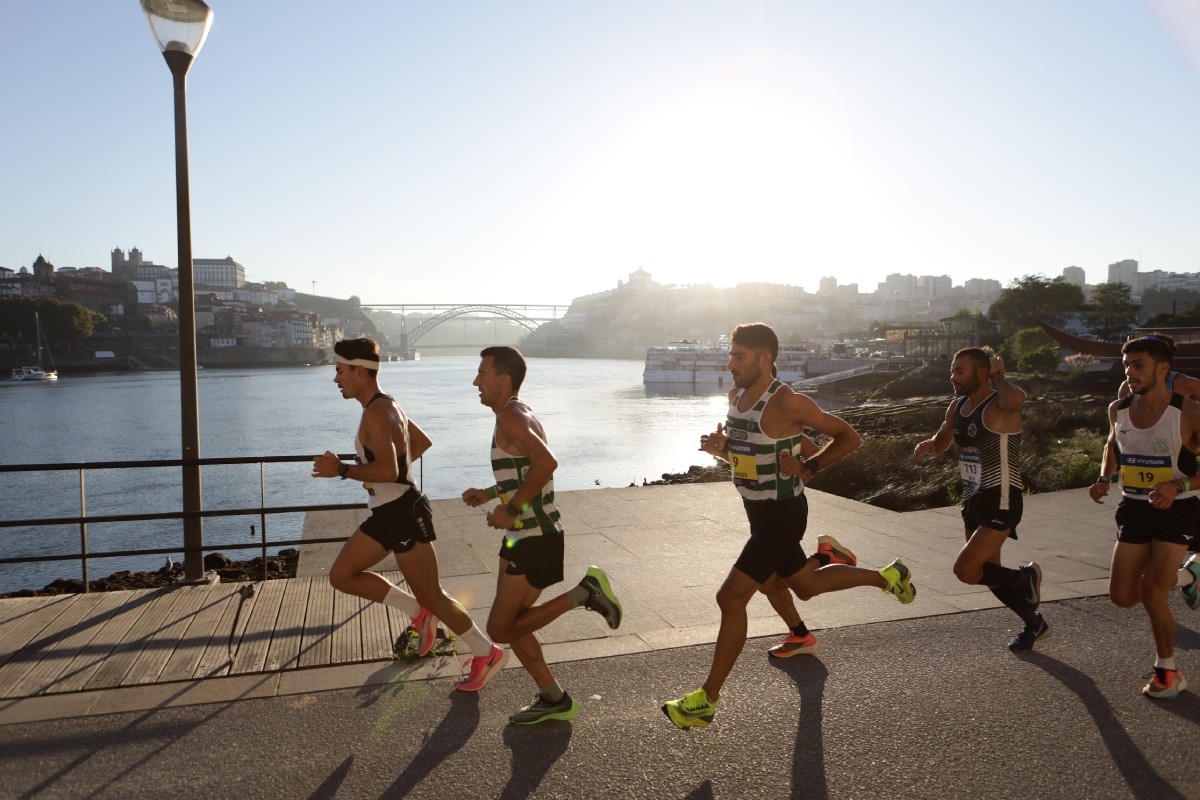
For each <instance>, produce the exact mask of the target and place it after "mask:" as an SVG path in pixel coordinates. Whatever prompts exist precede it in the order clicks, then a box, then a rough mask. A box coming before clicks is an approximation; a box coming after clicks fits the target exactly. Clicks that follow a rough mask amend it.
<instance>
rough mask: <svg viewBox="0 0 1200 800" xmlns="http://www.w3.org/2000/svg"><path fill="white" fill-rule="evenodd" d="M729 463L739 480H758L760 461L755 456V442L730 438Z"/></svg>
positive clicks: (734, 475)
mask: <svg viewBox="0 0 1200 800" xmlns="http://www.w3.org/2000/svg"><path fill="white" fill-rule="evenodd" d="M729 465H730V467H731V468H732V469H733V477H734V478H736V479H737V480H741V481H753V482H755V483H757V482H758V461H757V460H755V458H754V445H753V444H750V443H749V442H735V441H732V440H730V442H729Z"/></svg>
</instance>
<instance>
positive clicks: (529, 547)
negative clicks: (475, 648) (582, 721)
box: [462, 346, 621, 725]
mask: <svg viewBox="0 0 1200 800" xmlns="http://www.w3.org/2000/svg"><path fill="white" fill-rule="evenodd" d="M480 356H481V357H482V358H481V361H480V363H479V371H478V372H477V374H476V375H475V381H474V385H475V386H476V387H478V389H479V402H481V403H482V404H483V405H485V406H487V407H488V408H490V409H492V411H493V412H495V414H496V429H495V432H494V433H493V434H492V451H491V462H492V472H493V473H494V476H495V483H494V484H493V485H492V486H490V487H488V488H486V489H467V490H466V491H465V492H463V495H462V499H463V502H464V503H466V504H467V505H469V506H471V507H479V506H482V505H484V504H485V503H488V502H489V501H491V500H496V499H498V500H499V501H500V503H499V505H497V506H496V507H495V508H493V509H492V510H491V512H490V513H489V514H488V517H487V522H488V525H489V526H491V527H492V528H495V529H497V530H501V531H504V536H503V538H501V540H500V569H499V570H498V573H499V574H498V576H497V579H496V599H495V601H494V602H493V603H492V611H491V614H490V615H489V616H488V623H487V630H488V635H489V636H491V637H492V639H493V640H494V641H496V642H499V643H501V644H505V643H507V644H508V645H509V646H510V647H512V651H513V652H514V653H516V654H517V658H518V659H520V661H521V664H522V665H523V666H524V667H525V669H526V671H528V672H529V675H530V677H532V678H533V680H534V682H535V683H536V684H537V687H538V694H537V697H536V698H534V702H533V703H532V704H530V705H528V706H526V707H524V708H522V709H520V710H519V711H517V712H516V713H515V714H513V715H512V716H511V717H509V720H510V721H511V722H512V723H514V724H517V725H533V724H536V723H539V722H545V721H547V720H569V719H572V718H573V717H574V716H575V715H576V714H577V713H579V701H577V700H574V699H572V698H571V695H569V694H567V693H566V692H564V691H563V690H562V687H560V686H559V685H558V682H557V681H556V680H555V679H554V676H553V675H552V674H551V673H550V668H549V667H548V666H547V665H546V659H545V657H544V656H543V655H542V647H541V645H540V644H539V643H538V640H537V638H536V637H535V636H534V632H535V631H538V630H541V629H542V628H544V627H546V626H547V625H549V624H550V623H551V622H553V621H554V620H556V619H558V618H559V617H560V616H562V615H563V614H565V613H566V612H568V611H570V610H572V609H575V608H580V607H582V608H587V609H590V610H592V611H595V612H596V613H598V614H600V615H601V616H603V617H604V619H605V622H607V623H608V627H609V628H612V629H614V630H615V629H616V628H617V627H618V626H619V625H620V624H621V604H620V602H618V600H617V598H616V596H615V595H614V594H613V591H612V587H611V586H610V585H609V581H608V576H607V575H606V574H605V573H604V571H603V570H601V569H600V568H599V567H589V568H588V570H587V573H586V574H585V575H584V577H583V579H582V580H581V581H580V582H579V583H578V584H577V585H576V586H574V587H573V588H571V589H570V590H569V591H567V592H565V593H563V594H561V595H559V596H558V597H556V598H554V599H553V600H550V601H548V602H545V603H541V604H540V605H535V604H536V603H537V601H538V598H539V597H540V596H541V594H542V591H543V590H545V589H547V588H549V587H550V586H553V585H554V584H556V583H558V582H560V581H562V579H563V529H562V524H561V523H560V522H559V513H558V509H557V508H556V507H555V505H554V480H553V478H554V470H555V469H556V468H557V467H558V460H557V459H555V457H554V453H553V452H551V450H550V446H549V445H548V444H547V443H546V432H545V430H544V429H543V428H542V423H541V422H540V421H538V418H537V417H536V416H534V414H533V410H532V409H531V408H530V407H529V406H527V405H526V404H525V403H524V402H522V400H521V398H520V397H518V395H517V393H518V392H519V391H520V389H521V384H522V383H523V382H524V380H525V372H526V364H525V358H524V356H522V355H521V352H520V351H519V350H517V349H515V348H512V347H504V346H496V347H488V348H486V349H484V350H483V352H482V353H480Z"/></svg>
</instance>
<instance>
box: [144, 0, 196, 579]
mask: <svg viewBox="0 0 1200 800" xmlns="http://www.w3.org/2000/svg"><path fill="white" fill-rule="evenodd" d="M140 2H141V4H142V11H144V12H145V13H146V21H147V22H149V23H150V32H151V33H153V34H154V40H155V41H156V42H158V47H159V49H160V50H162V54H163V58H164V59H166V61H167V66H168V67H169V68H170V70H171V76H172V77H173V78H174V83H175V219H176V223H175V224H176V231H177V235H178V239H179V400H180V408H181V423H182V430H183V461H184V462H185V463H184V465H183V510H184V512H185V513H189V512H190V513H195V512H199V511H200V510H201V508H202V504H201V499H200V465H199V464H197V463H195V460H196V459H199V458H200V403H199V399H198V397H197V393H196V297H195V290H194V286H195V280H194V278H193V275H192V211H191V203H190V201H189V199H188V157H187V99H186V88H187V72H188V68H189V67H191V66H192V61H193V60H194V59H195V58H196V55H197V54H199V52H200V48H201V47H202V46H203V45H204V40H205V38H206V37H207V36H208V29H209V28H210V27H211V26H212V16H213V15H212V9H211V8H209V7H208V5H207V4H206V3H204V2H202V0H140ZM188 461H192V462H193V463H191V464H188V463H186V462H188ZM183 545H184V547H185V548H188V549H186V550H185V552H184V558H183V566H184V577H185V580H190V581H199V580H202V579H203V578H204V553H203V551H202V550H201V549H200V548H202V547H203V546H204V521H203V520H202V519H201V518H200V517H198V516H186V517H184V520H183Z"/></svg>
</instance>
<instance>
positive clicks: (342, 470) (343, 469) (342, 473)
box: [338, 461, 350, 480]
mask: <svg viewBox="0 0 1200 800" xmlns="http://www.w3.org/2000/svg"><path fill="white" fill-rule="evenodd" d="M349 471H350V465H349V464H347V463H346V462H345V461H339V462H338V477H339V478H341V479H342V480H346V473H347V472H349Z"/></svg>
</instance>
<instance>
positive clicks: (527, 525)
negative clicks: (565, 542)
mask: <svg viewBox="0 0 1200 800" xmlns="http://www.w3.org/2000/svg"><path fill="white" fill-rule="evenodd" d="M492 473H493V474H494V475H495V476H496V489H497V491H498V492H499V493H500V502H501V503H507V502H509V500H510V499H511V498H512V496H513V495H514V494H516V491H517V489H519V488H521V484H523V483H524V482H525V476H526V475H528V474H529V459H528V458H525V457H524V456H515V455H513V454H512V453H509V452H506V451H505V450H502V449H501V448H500V445H498V444H496V434H495V432H493V433H492ZM558 518H559V513H558V508H557V507H556V506H555V505H554V479H553V478H551V479H550V480H548V481H546V485H545V486H543V487H542V491H541V493H540V494H538V495H537V496H536V497H534V498H533V500H531V501H530V502H529V505H528V506H527V507H526V508H522V509H521V516H520V521H521V525H522V527H520V528H518V527H516V525H515V524H514V526H513V527H511V528H509V529H508V534H507V536H508V538H509V539H512V540H517V539H523V538H525V537H526V536H537V535H539V534H543V533H550V534H559V535H561V534H562V532H563V529H562V523H560V522H559V521H558Z"/></svg>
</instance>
